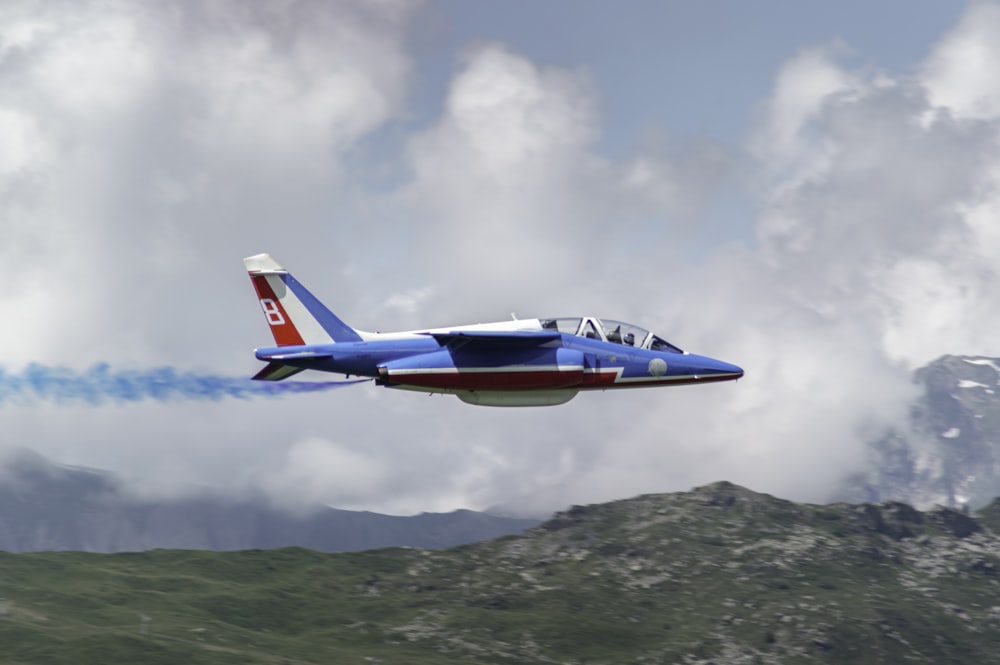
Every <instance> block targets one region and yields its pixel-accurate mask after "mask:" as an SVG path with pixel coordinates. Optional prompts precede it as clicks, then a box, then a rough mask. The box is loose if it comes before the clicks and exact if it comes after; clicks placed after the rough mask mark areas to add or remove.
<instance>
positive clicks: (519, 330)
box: [243, 254, 743, 406]
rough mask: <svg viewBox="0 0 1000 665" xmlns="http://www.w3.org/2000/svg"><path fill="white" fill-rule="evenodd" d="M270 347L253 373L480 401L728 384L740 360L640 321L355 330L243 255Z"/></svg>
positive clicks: (542, 400) (551, 401) (539, 401)
mask: <svg viewBox="0 0 1000 665" xmlns="http://www.w3.org/2000/svg"><path fill="white" fill-rule="evenodd" d="M243 262H244V264H245V265H246V268H247V271H248V272H249V273H250V280H251V281H252V282H253V286H254V289H255V290H256V292H257V298H258V300H259V302H260V306H261V309H262V310H263V311H264V317H265V319H266V320H267V324H268V326H269V327H270V329H271V333H272V334H273V335H274V342H275V345H276V346H271V347H266V348H259V349H256V350H255V352H254V353H255V355H256V357H257V359H258V360H263V361H265V362H267V365H266V366H265V367H264V368H263V369H262V370H261V371H260V372H258V373H257V374H256V375H255V376H254V377H253V378H254V379H257V380H262V381H281V380H282V379H287V378H288V377H290V376H293V375H295V374H298V373H299V372H302V371H305V370H317V371H321V372H333V373H337V374H343V375H345V377H347V378H348V379H352V378H354V379H374V380H375V382H376V383H377V384H379V385H382V386H385V387H386V388H398V389H401V390H414V391H419V392H424V393H445V394H451V395H456V396H457V397H458V398H459V399H460V400H462V401H463V402H467V403H469V404H479V405H484V406H550V405H555V404H564V403H566V402H568V401H569V400H571V399H573V398H574V397H575V396H576V395H577V393H578V392H580V391H581V390H610V389H615V388H643V387H651V386H677V385H682V384H691V383H710V382H715V381H731V380H734V379H739V378H740V377H741V376H743V370H742V369H740V368H739V367H737V366H736V365H731V364H729V363H725V362H722V361H721V360H715V359H713V358H708V357H706V356H698V355H694V354H692V353H687V352H685V351H682V350H681V349H679V348H677V347H676V346H674V345H673V344H671V343H670V342H667V341H666V340H664V339H663V338H662V337H659V336H657V335H654V334H653V333H651V332H650V331H648V330H646V329H644V328H640V327H639V326H636V325H632V324H630V323H624V322H622V321H613V320H610V319H599V318H596V317H592V316H573V317H552V318H537V319H519V318H512V319H511V320H510V321H500V322H496V323H477V324H473V325H463V326H453V327H450V328H432V329H427V330H411V331H407V332H394V333H379V332H365V331H362V330H357V329H355V328H352V327H351V326H349V325H347V324H346V323H344V322H343V321H342V320H341V319H339V318H338V317H337V316H336V315H335V314H334V313H333V312H331V311H330V310H329V309H327V308H326V306H324V305H323V303H321V302H320V301H319V300H317V299H316V297H315V296H313V294H312V293H310V292H309V291H308V290H307V289H306V288H305V287H304V286H302V284H300V283H299V282H298V281H296V279H295V278H294V277H292V275H291V274H290V273H289V272H288V271H287V270H285V268H284V267H282V265H281V264H279V263H278V262H277V261H275V260H274V258H272V257H271V255H269V254H257V255H256V256H250V257H247V258H245V259H243Z"/></svg>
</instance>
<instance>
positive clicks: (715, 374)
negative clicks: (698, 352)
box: [697, 356, 743, 381]
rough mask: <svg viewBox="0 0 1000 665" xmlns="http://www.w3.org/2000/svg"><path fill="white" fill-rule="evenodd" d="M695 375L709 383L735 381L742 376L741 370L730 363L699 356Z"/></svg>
mask: <svg viewBox="0 0 1000 665" xmlns="http://www.w3.org/2000/svg"><path fill="white" fill-rule="evenodd" d="M697 374H698V375H699V376H701V377H703V378H704V379H707V380H709V381H712V380H715V381H728V380H736V379H739V378H741V377H742V376H743V368H742V367H739V366H737V365H733V364H732V363H727V362H723V361H721V360H716V359H715V358H706V357H704V356H701V357H700V358H699V362H698V369H697Z"/></svg>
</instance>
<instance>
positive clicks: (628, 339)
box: [625, 332, 635, 346]
mask: <svg viewBox="0 0 1000 665" xmlns="http://www.w3.org/2000/svg"><path fill="white" fill-rule="evenodd" d="M625 344H626V346H635V335H634V334H633V333H632V332H627V333H625Z"/></svg>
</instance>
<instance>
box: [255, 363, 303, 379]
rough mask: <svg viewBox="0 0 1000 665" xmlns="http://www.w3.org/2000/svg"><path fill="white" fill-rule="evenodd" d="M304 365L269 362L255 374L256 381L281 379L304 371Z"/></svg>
mask: <svg viewBox="0 0 1000 665" xmlns="http://www.w3.org/2000/svg"><path fill="white" fill-rule="evenodd" d="M304 370H305V368H304V367H291V366H290V365H282V364H281V363H268V364H267V366H266V367H264V369H262V370H260V371H259V372H257V373H256V374H254V375H253V377H252V378H253V380H254V381H281V380H282V379H287V378H288V377H290V376H295V375H296V374H298V373H299V372H302V371H304Z"/></svg>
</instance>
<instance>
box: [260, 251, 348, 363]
mask: <svg viewBox="0 0 1000 665" xmlns="http://www.w3.org/2000/svg"><path fill="white" fill-rule="evenodd" d="M243 264H244V265H245V266H246V268H247V272H249V273H250V281H252V282H253V287H254V289H255V290H256V291H257V299H258V300H259V301H260V306H261V309H263V310H264V316H265V317H266V318H267V323H268V325H269V326H271V334H273V335H274V341H275V343H276V344H277V345H278V346H294V345H300V344H329V343H330V342H356V341H360V340H361V335H359V334H358V333H357V331H355V330H354V328H351V327H350V326H349V325H347V324H346V323H344V322H343V321H341V320H340V319H338V318H337V316H336V315H335V314H334V313H333V312H331V311H330V310H329V309H327V308H326V306H325V305H323V303H321V302H320V301H319V300H317V299H316V297H315V296H314V295H313V294H311V293H309V291H308V289H306V287H304V286H302V285H301V284H299V282H298V281H297V280H296V279H295V278H294V277H292V276H291V275H290V274H289V273H288V271H287V270H285V268H284V267H283V266H282V265H281V264H280V263H278V262H277V261H275V260H274V257H272V256H271V255H270V254H257V255H256V256H248V257H247V258H245V259H243Z"/></svg>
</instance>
